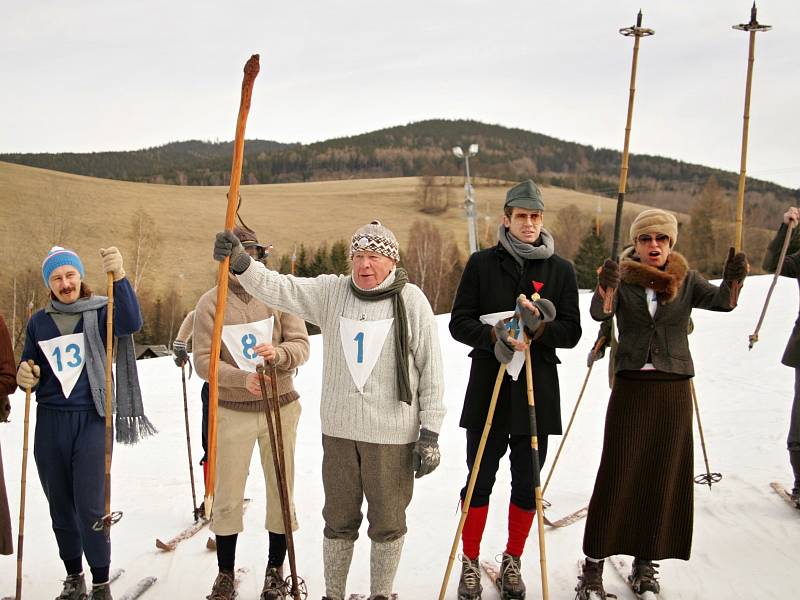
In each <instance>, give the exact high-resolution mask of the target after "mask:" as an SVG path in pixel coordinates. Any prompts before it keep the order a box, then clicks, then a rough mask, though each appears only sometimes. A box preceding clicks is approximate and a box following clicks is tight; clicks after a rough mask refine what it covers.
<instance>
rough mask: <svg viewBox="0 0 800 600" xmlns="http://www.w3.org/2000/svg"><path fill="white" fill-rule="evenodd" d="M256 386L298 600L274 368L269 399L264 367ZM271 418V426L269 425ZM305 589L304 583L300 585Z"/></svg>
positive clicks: (279, 408)
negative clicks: (267, 436)
mask: <svg viewBox="0 0 800 600" xmlns="http://www.w3.org/2000/svg"><path fill="white" fill-rule="evenodd" d="M256 371H257V373H258V382H259V384H260V386H261V397H262V399H263V400H264V411H265V413H266V417H267V427H268V428H269V443H270V447H271V448H272V463H273V466H274V468H275V480H276V483H277V486H278V496H279V498H280V501H281V516H282V517H283V531H284V535H286V552H287V554H288V555H289V571H290V573H291V575H290V577H291V580H292V590H291V592H290V593H291V595H292V597H293V598H294V599H295V600H301V585H300V581H299V578H298V576H297V563H296V561H295V552H294V535H293V532H292V517H291V514H290V512H289V491H288V489H289V488H288V486H289V481H288V479H287V477H286V462H285V458H286V457H285V455H284V452H283V424H282V422H281V407H280V401H279V400H278V373H277V369H276V368H275V365H274V364H270V384H271V388H272V399H271V401H270V397H269V396H268V395H267V384H266V382H265V381H264V367H263V365H258V366H257V367H256ZM273 417H274V419H275V420H274V423H273ZM302 585H303V587H305V582H303V584H302Z"/></svg>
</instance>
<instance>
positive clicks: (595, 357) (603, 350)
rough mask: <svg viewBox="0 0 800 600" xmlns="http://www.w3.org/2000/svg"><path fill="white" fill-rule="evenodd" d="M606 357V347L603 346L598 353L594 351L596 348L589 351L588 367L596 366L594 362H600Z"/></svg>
mask: <svg viewBox="0 0 800 600" xmlns="http://www.w3.org/2000/svg"><path fill="white" fill-rule="evenodd" d="M605 355H606V347H605V346H603V347H602V348H600V350H598V351H597V352H595V351H594V348H592V349H591V350H589V356H587V357H586V366H587V367H591V366H592V365H593V364H594V361H596V360H600V359H601V358H603V357H604V356H605Z"/></svg>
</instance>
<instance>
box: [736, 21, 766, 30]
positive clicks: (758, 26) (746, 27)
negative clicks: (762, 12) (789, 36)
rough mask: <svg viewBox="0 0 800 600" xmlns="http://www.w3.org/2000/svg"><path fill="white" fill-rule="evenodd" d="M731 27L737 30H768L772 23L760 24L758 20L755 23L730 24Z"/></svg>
mask: <svg viewBox="0 0 800 600" xmlns="http://www.w3.org/2000/svg"><path fill="white" fill-rule="evenodd" d="M731 27H732V28H733V29H737V30H739V31H769V30H770V29H772V25H762V24H761V23H759V22H758V21H756V22H755V23H740V24H739V25H731Z"/></svg>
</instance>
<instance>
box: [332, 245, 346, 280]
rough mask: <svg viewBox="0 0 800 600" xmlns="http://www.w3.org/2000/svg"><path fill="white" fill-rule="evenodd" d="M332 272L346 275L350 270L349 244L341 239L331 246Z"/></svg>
mask: <svg viewBox="0 0 800 600" xmlns="http://www.w3.org/2000/svg"><path fill="white" fill-rule="evenodd" d="M330 263H331V272H332V273H335V274H336V275H346V274H347V273H348V272H349V271H350V254H349V248H348V244H347V243H346V242H345V241H344V240H339V241H337V242H334V243H333V246H331V261H330Z"/></svg>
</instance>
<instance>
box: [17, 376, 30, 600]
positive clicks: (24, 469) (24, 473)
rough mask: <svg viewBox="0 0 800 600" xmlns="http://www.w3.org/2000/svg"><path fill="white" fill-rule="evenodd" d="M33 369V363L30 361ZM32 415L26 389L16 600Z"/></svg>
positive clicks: (20, 573)
mask: <svg viewBox="0 0 800 600" xmlns="http://www.w3.org/2000/svg"><path fill="white" fill-rule="evenodd" d="M28 364H30V366H31V368H33V361H28ZM30 414H31V388H30V387H26V388H25V427H24V433H23V434H22V436H23V437H22V477H21V479H20V489H19V534H18V535H17V592H16V594H15V595H14V598H16V600H22V546H23V543H24V542H25V488H26V484H27V473H28V431H29V423H30Z"/></svg>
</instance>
